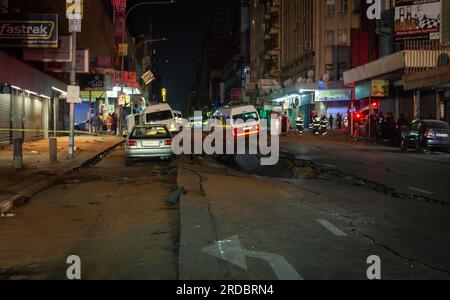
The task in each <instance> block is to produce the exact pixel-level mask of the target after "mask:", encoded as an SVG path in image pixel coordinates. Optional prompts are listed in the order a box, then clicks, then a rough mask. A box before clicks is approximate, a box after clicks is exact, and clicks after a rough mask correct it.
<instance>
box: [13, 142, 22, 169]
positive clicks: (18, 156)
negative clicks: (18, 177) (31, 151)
mask: <svg viewBox="0 0 450 300" xmlns="http://www.w3.org/2000/svg"><path fill="white" fill-rule="evenodd" d="M22 144H23V139H22V138H14V139H13V149H14V155H13V168H14V169H16V170H21V169H22V161H23V154H22Z"/></svg>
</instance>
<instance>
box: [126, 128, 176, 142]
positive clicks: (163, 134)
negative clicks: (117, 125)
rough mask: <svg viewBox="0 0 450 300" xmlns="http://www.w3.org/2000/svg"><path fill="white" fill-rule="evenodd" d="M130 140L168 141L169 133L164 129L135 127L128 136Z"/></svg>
mask: <svg viewBox="0 0 450 300" xmlns="http://www.w3.org/2000/svg"><path fill="white" fill-rule="evenodd" d="M130 137H131V138H132V139H170V138H171V136H170V133H169V132H168V131H167V129H166V128H165V127H162V126H158V127H137V128H135V129H134V130H133V132H132V133H131V136H130Z"/></svg>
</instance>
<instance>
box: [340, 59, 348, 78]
mask: <svg viewBox="0 0 450 300" xmlns="http://www.w3.org/2000/svg"><path fill="white" fill-rule="evenodd" d="M347 70H348V65H347V64H346V63H340V64H339V66H338V73H339V80H344V72H345V71H347Z"/></svg>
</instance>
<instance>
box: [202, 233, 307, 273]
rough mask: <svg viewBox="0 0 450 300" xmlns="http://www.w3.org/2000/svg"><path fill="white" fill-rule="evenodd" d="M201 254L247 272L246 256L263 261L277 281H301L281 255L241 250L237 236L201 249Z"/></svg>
mask: <svg viewBox="0 0 450 300" xmlns="http://www.w3.org/2000/svg"><path fill="white" fill-rule="evenodd" d="M202 251H203V252H205V253H207V254H209V255H212V256H214V257H218V258H220V259H223V260H225V261H227V262H229V263H232V264H234V265H236V266H238V267H240V268H242V269H244V270H246V271H247V270H248V266H247V261H246V260H245V257H246V256H250V257H254V258H258V259H261V260H265V261H266V262H267V263H268V264H269V265H270V266H271V267H272V269H273V271H274V273H275V275H276V276H277V278H278V279H279V280H303V277H302V276H301V275H300V274H298V273H297V271H296V270H295V269H294V267H292V265H291V264H289V262H288V261H287V260H286V259H285V258H284V257H283V256H281V255H278V254H272V253H266V252H260V251H251V250H246V249H242V246H241V242H240V240H239V237H238V236H237V235H235V236H232V237H230V238H228V239H225V240H223V241H218V242H216V243H214V244H213V245H211V246H209V247H206V248H203V249H202Z"/></svg>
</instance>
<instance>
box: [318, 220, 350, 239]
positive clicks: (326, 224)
mask: <svg viewBox="0 0 450 300" xmlns="http://www.w3.org/2000/svg"><path fill="white" fill-rule="evenodd" d="M316 221H317V222H319V224H320V225H322V226H323V227H325V228H326V229H327V230H328V231H330V232H331V233H332V234H334V235H335V236H347V234H346V233H345V232H343V231H342V230H340V229H339V228H337V227H336V226H334V225H333V224H331V223H330V222H328V221H327V220H322V219H318V220H316Z"/></svg>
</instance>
